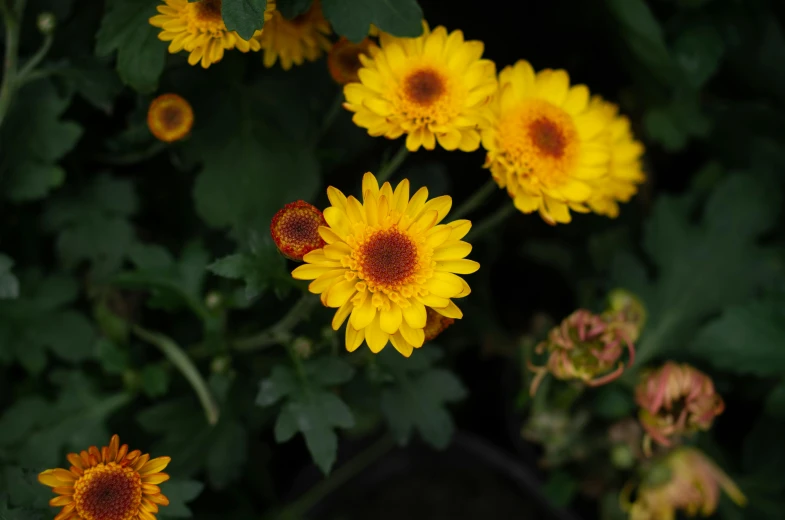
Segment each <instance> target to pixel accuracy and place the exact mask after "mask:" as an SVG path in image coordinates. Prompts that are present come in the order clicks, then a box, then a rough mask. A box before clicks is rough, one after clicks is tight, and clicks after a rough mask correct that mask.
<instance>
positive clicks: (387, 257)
mask: <svg viewBox="0 0 785 520" xmlns="http://www.w3.org/2000/svg"><path fill="white" fill-rule="evenodd" d="M362 191H363V200H362V202H361V201H359V200H358V199H356V198H354V197H353V196H349V197H346V196H345V195H344V194H343V193H341V192H340V191H338V190H337V189H335V188H333V187H329V188H328V189H327V195H328V197H329V199H330V203H331V204H332V205H331V206H330V207H329V208H327V209H325V210H324V218H325V220H326V221H327V226H322V227H320V228H319V234H320V235H321V237H322V238H323V239H324V240H325V242H326V243H327V245H326V246H324V248H322V249H317V250H315V251H312V252H310V253H308V254H307V255H305V256H304V257H303V261H305V262H306V264H305V265H302V266H300V267H298V268H297V269H295V270H294V271H292V276H293V277H294V278H296V279H298V280H313V282H311V284H310V285H309V287H308V289H309V290H310V291H311V292H312V293H315V294H320V295H321V300H322V303H323V304H324V305H325V306H327V307H333V308H336V309H338V310H337V311H336V313H335V317H334V318H333V322H332V327H333V329H334V330H338V329H339V328H340V327H341V325H342V324H343V323H344V322H347V323H346V348H347V350H349V351H350V352H351V351H354V350H355V349H357V348H358V347H359V346H360V345H361V344H362V343H363V341H365V343H367V344H368V347H369V348H370V349H371V351H373V352H374V353H377V352H380V351H381V350H382V349H383V348H384V347H385V346H386V345H387V343H388V342H391V343H392V344H393V347H395V349H396V350H398V352H400V353H401V354H403V355H404V356H406V357H408V356H410V355H411V353H412V349H414V348H419V347H421V346H422V344H423V342H424V341H425V327H426V324H427V321H428V313H427V308H431V309H433V310H434V311H436V312H437V313H439V314H441V315H442V316H445V317H447V318H452V319H458V318H461V317H462V316H463V314H462V313H461V311H460V309H458V307H457V306H456V305H455V303H453V302H452V300H451V299H452V298H462V297H464V296H467V295H468V294H469V293H470V292H471V291H470V289H469V285H468V284H467V283H466V282H465V281H464V280H463V278H461V277H460V276H458V275H459V274H470V273H473V272H475V271H476V270H477V269H479V267H480V265H479V264H478V263H477V262H474V261H472V260H467V259H466V258H465V257H466V255H468V254H469V252H471V249H472V247H471V245H470V244H468V243H466V242H464V241H462V240H461V239H462V238H463V237H464V236H466V234H467V233H468V232H469V230H470V229H471V222H469V221H468V220H456V221H453V222H450V223H449V224H440V222H441V221H442V220H444V218H445V217H446V216H447V213H448V212H449V210H450V207H451V205H452V199H451V198H450V197H448V196H446V195H445V196H441V197H436V198H435V199H432V200H428V189H427V188H420V189H419V190H418V191H417V192H416V193H415V194H414V195H413V196H412V197H410V196H409V181H408V180H407V179H404V180H403V181H401V183H400V184H398V186H397V187H396V188H395V190H393V188H392V186H391V185H390V183H389V182H385V183H384V184H383V185H382V186H381V187H379V183H378V182H377V181H376V177H374V176H373V174H371V173H366V174H365V176H364V177H363V183H362ZM347 319H348V321H347Z"/></svg>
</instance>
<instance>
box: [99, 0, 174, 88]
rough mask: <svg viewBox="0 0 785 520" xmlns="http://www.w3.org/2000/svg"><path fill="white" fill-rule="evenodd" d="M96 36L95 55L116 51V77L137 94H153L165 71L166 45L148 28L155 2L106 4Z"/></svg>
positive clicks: (133, 0)
mask: <svg viewBox="0 0 785 520" xmlns="http://www.w3.org/2000/svg"><path fill="white" fill-rule="evenodd" d="M107 4H108V5H107V8H106V14H104V18H103V20H102V21H101V27H100V29H99V30H98V34H97V35H96V39H97V40H96V46H95V52H96V54H98V55H99V56H108V55H110V54H112V53H113V52H115V51H117V73H118V74H119V75H120V79H121V80H122V81H123V83H125V84H126V85H129V86H130V87H132V88H134V89H136V90H137V91H139V92H144V93H147V92H153V91H154V90H155V89H156V88H157V87H158V78H159V77H160V76H161V73H162V72H163V70H164V61H165V58H166V44H165V43H164V42H162V41H161V40H159V39H158V32H159V31H160V29H158V28H157V27H153V26H152V25H150V21H149V20H150V18H151V17H152V16H154V15H155V14H156V9H155V8H156V6H158V5H160V2H159V1H158V0H109V1H108V2H107Z"/></svg>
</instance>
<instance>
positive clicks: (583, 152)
mask: <svg viewBox="0 0 785 520" xmlns="http://www.w3.org/2000/svg"><path fill="white" fill-rule="evenodd" d="M492 109H493V111H492V112H493V115H494V123H493V124H492V125H491V126H489V127H488V128H487V129H486V130H485V131H484V132H483V139H482V143H483V147H484V148H485V149H486V150H487V152H488V155H487V158H486V162H485V167H486V168H489V169H490V170H491V174H492V175H493V178H494V179H495V180H496V182H497V183H498V185H499V186H500V187H502V188H507V192H508V193H509V194H510V197H512V198H513V202H514V203H515V207H516V208H518V209H519V210H520V211H522V212H523V213H532V212H534V211H539V213H540V216H542V218H543V219H544V220H545V221H546V222H548V223H549V224H555V223H557V222H559V223H567V222H570V220H571V217H570V210H571V209H572V210H574V211H579V212H584V213H585V212H587V211H589V209H588V208H587V207H586V203H587V201H588V200H589V199H590V198H591V197H592V195H593V194H594V188H593V184H592V182H593V181H597V179H600V178H602V177H604V176H606V175H607V173H608V161H609V160H610V146H609V143H608V138H607V133H606V131H607V129H608V126H609V124H610V121H609V119H608V117H607V114H606V113H605V111H604V110H603V108H602V107H601V106H599V105H596V104H590V103H589V89H588V88H587V87H586V86H585V85H576V86H573V87H570V78H569V76H568V75H567V72H566V71H564V70H551V69H546V70H543V71H540V72H538V73H535V72H534V69H533V68H532V66H531V65H530V64H529V62H527V61H524V60H521V61H519V62H517V63H516V64H515V65H514V66H510V67H505V69H504V70H502V71H501V73H500V74H499V94H498V95H497V96H496V99H495V101H494V103H492Z"/></svg>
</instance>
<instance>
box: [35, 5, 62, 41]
mask: <svg viewBox="0 0 785 520" xmlns="http://www.w3.org/2000/svg"><path fill="white" fill-rule="evenodd" d="M36 25H37V26H38V30H39V31H41V34H44V35H49V34H52V32H54V30H55V27H56V26H57V18H55V15H54V14H53V13H50V12H48V11H47V12H44V13H41V14H39V15H38V20H36Z"/></svg>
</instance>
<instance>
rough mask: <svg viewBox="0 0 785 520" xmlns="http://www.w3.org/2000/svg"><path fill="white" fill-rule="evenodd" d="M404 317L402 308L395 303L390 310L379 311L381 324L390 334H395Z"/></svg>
mask: <svg viewBox="0 0 785 520" xmlns="http://www.w3.org/2000/svg"><path fill="white" fill-rule="evenodd" d="M402 319H403V317H402V312H401V308H400V307H398V306H397V305H395V304H393V305H391V306H390V309H389V310H381V311H380V312H379V326H380V327H381V329H382V330H383V331H384V332H386V333H388V334H395V333H396V332H397V331H398V327H400V325H401V320H402Z"/></svg>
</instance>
